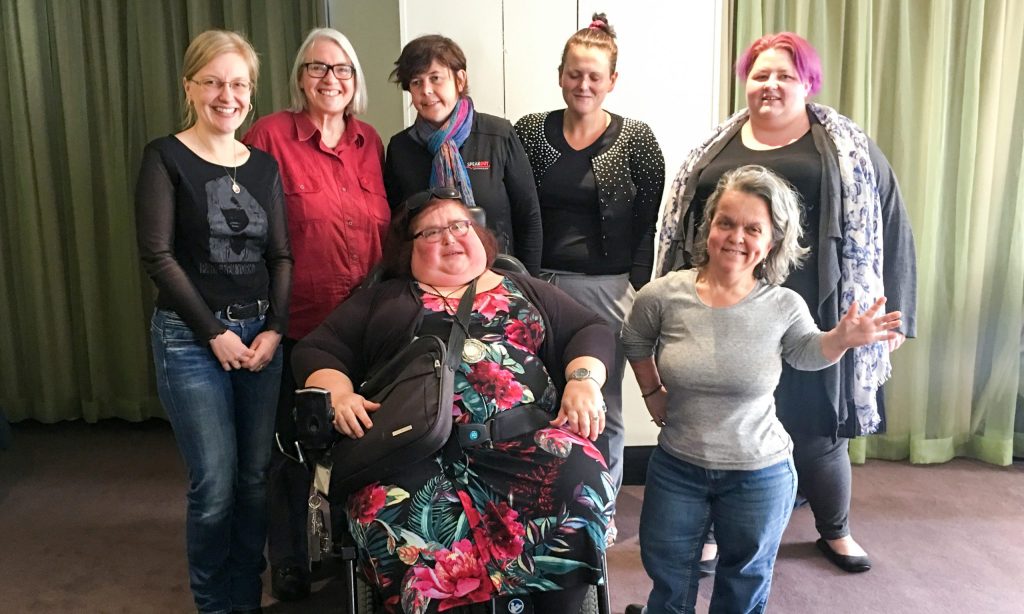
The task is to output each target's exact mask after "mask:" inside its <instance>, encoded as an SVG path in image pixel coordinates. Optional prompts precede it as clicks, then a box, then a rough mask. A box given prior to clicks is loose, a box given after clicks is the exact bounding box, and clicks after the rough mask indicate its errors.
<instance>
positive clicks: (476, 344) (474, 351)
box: [420, 282, 487, 365]
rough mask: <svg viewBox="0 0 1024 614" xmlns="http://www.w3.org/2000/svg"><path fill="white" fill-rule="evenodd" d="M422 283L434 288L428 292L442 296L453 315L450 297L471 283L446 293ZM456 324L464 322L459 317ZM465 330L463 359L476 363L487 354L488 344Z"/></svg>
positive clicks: (443, 301)
mask: <svg viewBox="0 0 1024 614" xmlns="http://www.w3.org/2000/svg"><path fill="white" fill-rule="evenodd" d="M420 283H422V284H423V285H425V286H427V287H428V288H430V289H431V290H433V292H427V294H433V295H434V296H436V297H438V298H440V299H441V302H442V303H443V304H444V308H445V311H446V312H449V313H451V314H452V315H455V312H456V309H455V308H454V307H452V305H451V303H449V302H448V299H450V298H451V297H452V295H453V294H455V293H456V292H458V291H459V290H462V289H463V288H466V287H467V286H469V284H462V285H461V286H459V287H458V288H455V289H454V290H452V291H451V292H449V293H448V294H445V293H443V292H441V291H440V290H438V289H437V288H435V287H434V286H432V285H430V284H428V283H426V282H420ZM470 283H472V282H470ZM455 324H456V325H458V326H462V322H460V321H459V320H458V319H457V318H456V319H455ZM464 332H465V333H466V340H465V341H464V342H463V343H462V360H464V361H465V362H466V363H467V364H471V365H472V364H476V363H478V362H480V361H481V360H483V359H484V356H485V355H486V354H487V345H486V344H485V343H484V342H483V341H480V340H479V339H474V338H473V337H470V336H469V331H468V330H467V331H464Z"/></svg>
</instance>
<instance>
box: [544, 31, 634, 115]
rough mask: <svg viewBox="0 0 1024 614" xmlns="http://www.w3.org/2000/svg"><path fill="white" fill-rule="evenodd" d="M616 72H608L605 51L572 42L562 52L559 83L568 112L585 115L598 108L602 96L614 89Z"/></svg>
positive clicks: (608, 59) (608, 66) (608, 64)
mask: <svg viewBox="0 0 1024 614" xmlns="http://www.w3.org/2000/svg"><path fill="white" fill-rule="evenodd" d="M618 77H619V73H613V72H611V57H610V56H609V54H608V52H607V51H605V50H603V49H598V48H597V47H591V46H587V45H573V46H571V47H570V48H569V51H568V53H566V54H565V63H564V64H563V65H562V72H560V73H559V75H558V84H559V86H561V88H562V99H563V100H565V104H566V106H567V107H568V108H569V111H571V112H573V113H576V114H578V115H586V114H588V113H593V112H596V111H600V110H601V106H602V105H603V104H604V97H605V96H606V95H607V94H608V93H609V92H611V91H612V90H614V89H615V80H616V79H618Z"/></svg>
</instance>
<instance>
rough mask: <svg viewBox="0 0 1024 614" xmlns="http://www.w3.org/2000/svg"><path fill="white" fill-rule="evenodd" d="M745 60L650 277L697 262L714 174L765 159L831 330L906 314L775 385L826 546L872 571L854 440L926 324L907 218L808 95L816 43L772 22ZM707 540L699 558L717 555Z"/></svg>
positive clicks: (878, 170) (669, 214)
mask: <svg viewBox="0 0 1024 614" xmlns="http://www.w3.org/2000/svg"><path fill="white" fill-rule="evenodd" d="M736 72H737V74H738V76H739V78H740V79H741V81H742V82H743V83H744V88H745V91H746V99H747V108H745V109H742V110H741V111H739V112H738V113H736V114H735V115H733V116H732V117H730V118H729V119H727V120H725V122H723V123H722V124H721V125H719V126H718V127H716V128H715V129H714V131H713V132H712V134H711V135H710V136H709V137H708V139H707V140H706V141H705V142H704V143H702V144H701V145H700V146H699V147H697V148H696V149H694V150H693V151H692V152H691V153H690V155H689V156H688V158H687V159H686V161H685V162H684V163H683V166H682V168H681V169H680V171H679V174H678V175H677V177H676V179H675V181H674V182H673V185H672V194H671V197H670V198H669V199H667V201H666V204H665V205H664V206H663V210H662V212H661V225H660V231H659V235H658V239H657V247H656V249H657V255H656V257H655V277H660V276H663V275H666V274H667V273H668V272H670V271H673V270H675V269H678V268H690V267H691V266H692V257H693V245H694V237H695V235H696V232H697V227H698V225H699V223H700V220H701V219H702V214H703V210H704V206H705V202H706V201H707V199H708V197H709V196H710V195H711V193H712V192H713V191H714V189H715V186H716V185H717V183H718V180H719V178H720V177H721V176H722V175H723V174H724V173H726V172H727V171H729V170H732V169H735V168H737V167H740V166H743V165H746V164H759V165H762V166H765V167H767V168H769V169H770V170H772V171H774V172H776V173H777V174H779V175H781V176H782V177H783V178H784V179H786V180H787V181H788V182H789V183H790V184H791V185H792V186H793V188H794V189H795V190H796V191H797V192H798V194H799V195H800V197H801V200H802V215H803V224H802V226H803V233H804V243H803V244H804V245H805V246H807V247H809V248H810V250H811V252H810V257H809V258H808V259H807V260H806V261H805V262H804V264H803V267H802V268H800V269H797V270H795V271H793V273H792V274H791V275H790V276H789V278H788V279H787V280H786V282H785V286H786V287H788V288H791V289H793V290H795V291H796V292H797V293H798V294H800V296H801V297H803V299H804V301H805V302H806V303H807V305H808V306H809V307H810V310H811V315H812V316H813V317H814V320H815V323H816V324H818V326H819V327H821V328H823V329H829V328H832V327H834V326H835V325H836V324H837V323H838V321H839V318H840V315H841V314H842V313H845V311H846V310H847V309H848V308H849V306H850V305H851V303H852V302H853V301H855V300H856V301H857V302H858V303H860V305H861V307H864V306H866V304H868V303H870V299H869V297H872V296H880V295H885V296H886V297H888V308H890V309H892V310H899V311H900V312H902V313H903V324H902V326H901V328H900V329H899V330H898V333H899V334H898V335H897V336H896V338H895V339H893V340H891V341H889V342H888V343H875V344H872V345H869V346H866V347H864V348H860V349H858V350H856V351H853V352H849V353H848V354H847V355H846V356H845V357H844V358H843V359H842V360H841V361H840V362H839V363H838V364H836V365H834V366H832V367H829V368H827V369H825V370H822V371H818V372H811V373H807V372H800V371H796V370H794V369H791V368H789V367H786V368H784V370H783V373H782V378H781V381H780V383H779V387H778V389H777V390H776V391H775V405H776V411H777V413H778V416H779V418H780V419H781V421H782V424H783V425H784V426H785V427H786V430H787V431H788V432H789V433H790V435H791V436H792V438H793V445H794V449H793V455H794V461H795V463H796V469H797V473H798V475H799V479H800V493H801V494H802V495H803V496H804V497H806V498H807V500H808V501H809V502H810V505H811V510H812V511H813V512H814V517H815V522H816V525H817V529H818V532H819V533H820V534H821V539H819V540H818V542H817V546H818V548H819V549H820V550H821V551H822V552H823V554H824V555H825V556H826V557H827V558H828V559H829V560H830V561H832V562H833V563H834V564H836V565H837V566H838V567H840V568H842V569H843V570H845V571H848V572H858V571H867V570H868V569H870V567H871V561H870V560H869V559H868V556H867V553H866V552H865V551H864V549H863V548H861V546H860V545H859V544H858V543H857V542H856V541H854V539H853V537H852V536H851V535H850V525H849V511H850V491H851V471H850V462H849V458H848V455H847V448H848V444H849V440H850V438H852V437H856V436H858V435H865V434H869V433H878V432H882V431H883V430H884V429H885V412H884V405H883V397H882V391H881V385H882V382H884V381H885V379H886V378H887V377H888V375H889V371H890V362H889V354H890V352H892V351H894V350H896V349H897V348H899V347H900V345H901V344H902V343H903V341H904V340H905V339H906V338H907V337H913V336H914V335H915V331H916V328H917V325H916V317H915V312H916V302H917V296H916V273H917V271H916V268H917V267H916V259H915V255H914V237H913V234H912V232H911V228H910V220H909V218H908V217H907V212H906V209H905V208H904V205H903V198H902V196H901V195H900V190H899V186H898V185H897V181H896V176H895V174H894V173H893V170H892V168H891V167H890V166H889V162H888V161H887V160H886V158H885V156H884V155H883V154H882V152H881V150H879V148H878V146H877V145H876V144H875V143H874V141H872V140H871V139H870V138H869V137H868V136H867V135H866V134H865V133H864V131H863V130H862V129H861V128H860V127H859V126H857V125H856V124H855V123H854V122H853V121H852V120H850V119H849V118H847V117H844V116H842V115H840V114H839V113H838V112H837V111H836V110H835V109H832V108H829V107H827V106H824V105H822V104H818V103H814V102H808V98H810V97H811V96H813V95H814V94H815V93H817V92H818V90H819V89H820V88H821V82H822V73H821V62H820V60H819V58H818V54H817V53H816V52H815V50H814V48H813V47H812V46H811V45H810V43H808V42H807V41H806V40H805V39H803V38H802V37H800V36H798V35H796V34H793V33H791V32H781V33H778V34H767V35H765V36H762V37H761V38H759V39H757V40H755V41H754V42H753V43H751V45H750V46H749V47H748V48H747V50H746V51H745V52H744V53H743V54H742V55H741V56H740V58H739V60H738V61H737V63H736ZM710 549H711V548H706V549H705V555H706V556H705V557H703V559H704V560H708V559H712V558H713V555H712V553H711V552H708V550H710ZM710 571H711V573H713V568H712V570H710Z"/></svg>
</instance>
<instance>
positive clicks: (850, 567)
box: [814, 537, 871, 573]
mask: <svg viewBox="0 0 1024 614" xmlns="http://www.w3.org/2000/svg"><path fill="white" fill-rule="evenodd" d="M814 543H815V544H817V546H818V550H821V552H822V554H824V555H825V558H826V559H828V560H830V561H832V564H833V565H835V566H836V567H838V568H839V569H842V570H843V571H847V572H850V573H860V572H862V571H867V570H869V569H871V559H869V558H868V557H866V556H850V555H848V554H839V553H838V552H836V551H835V550H833V549H832V546H829V545H828V542H827V541H825V538H824V537H822V538H819V539H818V541H816V542H814Z"/></svg>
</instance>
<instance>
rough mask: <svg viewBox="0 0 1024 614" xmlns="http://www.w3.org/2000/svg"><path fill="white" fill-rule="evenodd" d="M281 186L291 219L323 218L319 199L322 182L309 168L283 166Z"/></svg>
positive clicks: (320, 199)
mask: <svg viewBox="0 0 1024 614" xmlns="http://www.w3.org/2000/svg"><path fill="white" fill-rule="evenodd" d="M281 187H282V189H283V190H284V197H285V202H286V203H287V206H288V217H289V219H291V220H293V221H312V220H320V219H323V217H324V215H323V210H322V204H321V201H322V200H323V194H322V192H323V182H322V180H321V178H320V176H319V175H318V174H317V173H316V172H315V171H312V170H310V169H303V168H285V169H283V170H282V173H281Z"/></svg>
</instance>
